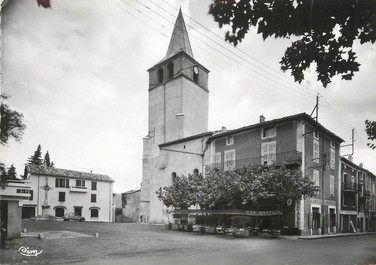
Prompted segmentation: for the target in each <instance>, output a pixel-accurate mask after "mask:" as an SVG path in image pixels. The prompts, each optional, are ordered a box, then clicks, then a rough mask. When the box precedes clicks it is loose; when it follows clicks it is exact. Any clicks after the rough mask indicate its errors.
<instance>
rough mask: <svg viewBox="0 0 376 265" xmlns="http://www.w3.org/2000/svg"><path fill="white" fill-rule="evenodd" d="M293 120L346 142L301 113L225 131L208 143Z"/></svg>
mask: <svg viewBox="0 0 376 265" xmlns="http://www.w3.org/2000/svg"><path fill="white" fill-rule="evenodd" d="M292 120H303V121H305V122H307V123H309V124H310V125H311V126H314V127H318V129H319V130H320V131H321V132H323V133H325V134H327V135H329V136H331V137H333V138H334V139H335V140H337V141H338V142H339V143H341V142H344V140H343V139H342V138H341V137H339V136H338V135H336V134H334V133H333V132H331V131H329V130H328V129H326V128H325V127H324V126H323V125H321V124H320V123H318V122H316V121H315V120H314V119H313V118H312V117H311V116H309V115H308V114H307V113H299V114H295V115H291V116H286V117H283V118H278V119H274V120H270V121H264V122H261V123H256V124H252V125H248V126H244V127H241V128H237V129H233V130H228V131H225V132H220V133H217V134H214V135H213V136H211V137H210V138H209V139H208V143H210V142H211V141H212V140H214V139H217V138H221V137H224V136H228V135H232V134H234V133H240V132H244V131H249V130H253V129H256V128H262V127H265V126H272V125H275V124H278V123H281V122H287V121H292Z"/></svg>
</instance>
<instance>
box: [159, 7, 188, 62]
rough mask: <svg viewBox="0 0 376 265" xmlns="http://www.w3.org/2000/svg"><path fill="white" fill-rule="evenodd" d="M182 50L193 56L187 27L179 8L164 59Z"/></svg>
mask: <svg viewBox="0 0 376 265" xmlns="http://www.w3.org/2000/svg"><path fill="white" fill-rule="evenodd" d="M180 51H184V52H186V53H187V54H188V55H189V56H191V57H192V58H193V53H192V48H191V43H190V42H189V38H188V32H187V28H186V27H185V22H184V18H183V14H182V12H181V9H180V10H179V14H178V17H177V18H176V22H175V26H174V30H173V31H172V36H171V39H170V44H169V45H168V50H167V54H166V57H165V59H167V58H170V57H171V56H173V55H174V54H176V53H178V52H180Z"/></svg>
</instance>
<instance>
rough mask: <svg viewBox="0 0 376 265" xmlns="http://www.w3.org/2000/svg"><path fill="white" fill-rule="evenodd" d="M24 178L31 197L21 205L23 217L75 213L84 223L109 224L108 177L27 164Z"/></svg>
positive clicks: (109, 189)
mask: <svg viewBox="0 0 376 265" xmlns="http://www.w3.org/2000/svg"><path fill="white" fill-rule="evenodd" d="M24 176H25V178H26V179H27V180H28V181H29V182H30V187H31V189H30V192H31V197H30V198H29V199H28V200H27V201H24V203H23V209H22V214H23V218H30V217H33V216H37V215H42V214H51V215H54V216H56V217H62V216H64V214H66V213H70V212H74V213H77V214H78V215H81V216H83V217H85V220H86V221H101V222H112V208H113V206H112V203H113V201H112V200H113V190H112V189H113V187H112V184H113V182H114V181H113V180H112V179H111V178H110V177H109V176H107V175H100V174H94V173H87V172H79V171H73V170H66V169H59V168H53V167H46V166H43V165H41V166H36V165H26V166H25V174H24ZM46 187H48V188H47V191H46Z"/></svg>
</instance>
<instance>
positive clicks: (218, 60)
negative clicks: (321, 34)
mask: <svg viewBox="0 0 376 265" xmlns="http://www.w3.org/2000/svg"><path fill="white" fill-rule="evenodd" d="M209 3H210V1H209V0H205V1H203V0H191V1H187V0H186V1H184V0H183V1H167V0H149V1H147V0H103V1H102V0H90V1H89V0H75V1H66V0H51V5H52V8H51V9H44V8H41V7H38V5H37V3H36V1H30V0H16V1H10V3H9V4H8V6H7V7H6V9H5V10H4V13H3V15H4V18H5V21H4V31H3V46H2V50H3V75H2V79H3V84H2V91H3V92H5V93H7V94H10V95H11V96H12V97H11V99H10V100H9V101H8V104H9V105H10V106H11V107H12V108H13V109H16V110H18V111H20V112H22V113H23V114H24V115H25V122H26V125H27V129H26V131H25V134H24V137H23V140H22V142H21V143H17V142H14V141H13V140H12V141H10V142H9V144H8V146H6V147H0V152H1V160H2V161H3V162H5V163H6V165H7V166H9V165H10V164H14V165H15V166H16V168H17V172H18V174H23V167H24V163H26V161H27V158H29V157H30V156H31V155H32V154H33V153H34V151H35V150H36V148H37V146H38V144H41V146H42V152H43V155H44V154H45V152H46V151H47V150H48V151H49V153H50V157H51V159H52V160H53V161H54V163H55V165H56V167H58V168H65V169H72V170H78V171H86V172H88V171H90V170H93V172H95V173H101V174H106V175H109V176H111V177H112V178H113V179H114V180H115V184H114V192H117V193H120V192H125V191H128V190H131V189H139V188H140V182H141V178H142V138H143V137H144V136H146V134H147V119H148V117H147V111H148V106H147V104H148V73H147V71H146V70H147V69H148V68H150V67H151V66H153V65H155V64H156V63H157V62H159V61H160V60H161V59H162V58H164V56H165V54H166V51H167V47H168V43H169V39H170V36H171V33H172V28H173V24H174V22H175V19H176V16H177V14H178V8H179V7H180V6H182V10H183V13H184V14H185V22H186V24H187V29H188V31H189V36H190V40H191V46H192V49H193V55H194V57H195V59H196V60H197V61H199V62H200V63H201V64H203V65H204V66H205V67H207V68H208V69H209V70H210V71H211V73H210V75H209V90H210V94H209V95H210V96H209V97H210V99H209V130H217V129H220V128H221V126H226V127H227V128H228V129H235V128H238V127H242V126H245V125H250V124H254V123H257V122H258V120H259V115H261V114H264V116H265V117H266V119H267V120H270V119H275V118H281V117H284V116H288V115H293V114H297V113H301V112H306V113H308V114H310V113H311V111H312V110H313V108H314V105H315V96H316V94H317V93H320V95H322V96H323V98H321V99H320V108H319V110H320V112H319V121H320V123H322V124H323V125H324V126H326V127H327V128H328V129H329V130H331V131H332V132H334V133H335V134H337V135H338V136H340V137H342V138H343V139H344V140H346V143H344V144H349V143H350V137H351V129H352V128H353V127H355V129H356V134H355V138H356V143H355V154H354V162H355V163H359V162H363V164H364V167H366V168H367V169H369V170H371V171H372V172H374V173H376V163H375V157H376V156H375V155H376V151H372V150H370V149H368V148H367V147H366V142H367V137H366V135H365V133H364V128H365V127H364V120H366V119H371V120H376V108H375V101H376V89H375V84H376V64H375V62H376V52H375V46H371V45H363V46H360V45H358V46H356V47H355V50H356V52H357V55H358V59H359V62H360V63H361V67H360V68H361V70H360V72H358V73H356V74H355V77H354V78H353V80H352V81H350V82H349V81H342V80H340V78H335V79H333V82H332V83H331V84H330V85H329V86H328V87H327V88H324V87H323V86H322V85H321V83H319V82H317V81H316V77H315V73H314V68H312V71H310V72H308V73H307V79H306V81H305V82H304V83H302V85H298V84H296V83H294V82H292V80H293V78H292V77H290V76H289V73H285V74H283V73H282V72H281V70H280V66H279V61H280V60H281V58H282V56H283V53H284V51H285V49H286V48H287V46H288V45H289V44H290V43H291V40H286V39H285V40H275V39H273V38H272V39H268V40H266V41H265V42H264V41H263V40H262V37H261V36H260V35H257V34H255V31H252V32H250V33H249V34H248V35H247V36H246V39H245V40H244V41H243V42H242V43H241V44H240V45H239V46H238V48H237V49H235V48H234V47H232V46H231V45H229V44H227V43H225V42H224V40H223V37H224V33H225V31H224V30H223V29H222V30H220V29H219V28H218V24H216V23H215V22H214V21H213V19H212V17H211V16H209V15H208V6H209ZM145 6H147V7H148V8H149V9H148V8H147V7H145ZM190 18H192V19H190ZM196 21H197V22H199V23H200V24H201V25H202V26H204V27H205V28H203V27H202V26H201V25H199V24H197V23H196ZM208 30H210V32H209V31H208ZM214 34H215V35H214ZM218 44H220V45H218ZM260 62H262V64H261V63H260ZM349 152H351V149H349V148H343V150H342V154H348V153H349Z"/></svg>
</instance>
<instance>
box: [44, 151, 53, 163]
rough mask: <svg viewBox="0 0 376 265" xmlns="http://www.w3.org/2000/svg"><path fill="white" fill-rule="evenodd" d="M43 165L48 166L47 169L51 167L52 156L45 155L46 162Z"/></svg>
mask: <svg viewBox="0 0 376 265" xmlns="http://www.w3.org/2000/svg"><path fill="white" fill-rule="evenodd" d="M43 164H44V165H45V166H46V167H50V166H51V160H50V154H49V153H48V151H47V153H46V154H45V155H44V161H43Z"/></svg>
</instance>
